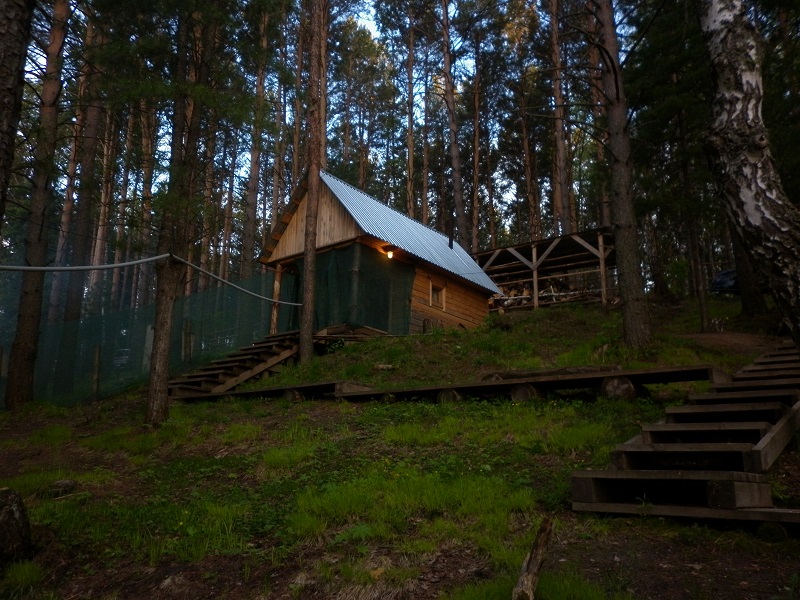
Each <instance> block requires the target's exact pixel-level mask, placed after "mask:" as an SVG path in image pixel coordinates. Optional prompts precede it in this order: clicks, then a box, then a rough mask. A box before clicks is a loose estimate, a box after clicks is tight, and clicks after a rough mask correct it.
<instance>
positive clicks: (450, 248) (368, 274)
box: [261, 172, 500, 335]
mask: <svg viewBox="0 0 800 600" xmlns="http://www.w3.org/2000/svg"><path fill="white" fill-rule="evenodd" d="M321 179H322V186H321V195H320V205H319V217H318V221H317V263H316V302H315V317H314V320H315V330H317V331H319V330H321V329H324V328H328V327H333V326H337V325H342V324H347V325H350V326H354V327H358V326H367V327H371V328H374V329H378V330H381V331H385V332H387V333H392V334H396V335H402V334H409V333H421V332H424V331H427V330H429V329H430V328H435V327H437V326H442V327H463V328H471V327H475V326H477V325H478V324H480V323H481V322H482V321H483V320H484V318H485V317H486V315H487V314H488V310H489V299H490V298H491V297H492V296H493V295H495V294H498V293H499V292H500V290H499V289H498V288H497V286H496V285H495V284H494V283H493V282H492V280H491V278H490V277H489V276H488V275H486V273H484V272H483V270H482V269H481V268H480V267H479V266H478V265H477V263H476V262H475V261H474V260H473V259H472V258H471V257H470V256H469V254H467V253H466V252H465V251H464V249H463V248H461V247H460V246H459V245H458V244H457V243H452V242H451V240H448V238H447V237H446V236H444V235H443V234H441V233H439V232H438V231H435V230H433V229H431V228H430V227H427V226H425V225H423V224H422V223H419V222H418V221H415V220H413V219H411V218H409V217H408V216H406V215H404V214H402V213H400V212H398V211H396V210H394V209H392V208H390V207H388V206H386V205H385V204H383V203H381V202H379V201H378V200H376V199H375V198H373V197H371V196H369V195H367V194H365V193H364V192H362V191H360V190H358V189H356V188H355V187H353V186H351V185H349V184H347V183H345V182H344V181H342V180H341V179H338V178H336V177H334V176H333V175H330V174H329V173H325V172H323V173H322V174H321ZM306 195H307V187H306V185H305V183H303V184H301V185H300V186H299V187H298V188H297V190H296V191H295V193H294V194H293V196H292V199H291V200H290V202H289V204H288V205H287V206H286V209H285V210H284V212H283V214H282V215H281V217H280V220H279V221H278V223H277V225H276V227H275V228H274V229H273V231H272V235H271V237H270V239H269V241H268V242H267V245H266V246H265V248H264V252H263V255H262V257H261V262H263V263H265V264H266V265H267V266H268V267H271V268H274V269H275V279H274V281H275V283H274V286H273V288H274V289H273V296H272V297H273V298H274V299H279V300H284V301H289V302H299V301H300V298H301V290H302V285H301V276H302V273H303V244H304V230H305V218H306ZM281 311H284V314H282V315H280V318H279V313H280V312H281ZM286 311H290V314H289V315H288V317H287V315H286V314H285V313H286ZM279 324H280V325H279ZM297 326H299V310H298V309H292V308H291V307H287V306H285V305H284V306H281V305H277V304H276V305H275V306H274V309H273V315H272V326H271V331H272V332H273V333H279V332H280V331H281V330H286V329H291V328H296V327H297Z"/></svg>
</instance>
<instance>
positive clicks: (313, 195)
mask: <svg viewBox="0 0 800 600" xmlns="http://www.w3.org/2000/svg"><path fill="white" fill-rule="evenodd" d="M323 6H324V1H323V0H311V17H310V21H311V69H310V75H309V86H308V87H309V93H310V97H309V107H308V151H309V167H308V191H307V193H306V200H305V202H306V222H305V242H304V246H303V307H302V310H301V312H300V361H301V362H304V363H305V362H308V361H309V360H311V358H312V357H313V356H314V312H315V310H314V309H315V299H316V298H315V290H316V285H315V284H316V281H315V279H316V262H317V216H318V210H319V197H320V193H321V191H322V190H321V188H322V182H321V179H320V169H321V168H322V152H323V151H324V145H323V144H322V136H323V135H324V123H323V122H322V118H323V114H324V113H323V111H322V106H321V105H322V103H323V102H324V94H323V92H322V85H323V78H322V67H323V64H324V61H323V56H322V54H323V49H324V47H325V46H324V44H323V38H324V37H326V31H325V29H324V25H325V16H324V14H323V11H324V8H323Z"/></svg>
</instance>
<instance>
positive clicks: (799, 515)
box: [572, 502, 800, 524]
mask: <svg viewBox="0 0 800 600" xmlns="http://www.w3.org/2000/svg"><path fill="white" fill-rule="evenodd" d="M572 510H574V511H576V512H595V513H607V514H621V515H639V516H642V517H647V516H650V517H677V518H684V519H721V520H725V521H750V522H754V523H758V522H768V523H785V524H797V523H800V510H798V509H791V508H738V509H737V508H705V507H702V506H672V505H663V504H655V505H653V504H649V503H642V504H625V503H615V502H597V503H594V502H573V503H572Z"/></svg>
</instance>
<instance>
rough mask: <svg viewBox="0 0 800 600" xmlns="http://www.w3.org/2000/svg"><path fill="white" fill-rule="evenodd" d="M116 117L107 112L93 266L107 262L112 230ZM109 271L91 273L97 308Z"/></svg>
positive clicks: (92, 298) (91, 293) (91, 284)
mask: <svg viewBox="0 0 800 600" xmlns="http://www.w3.org/2000/svg"><path fill="white" fill-rule="evenodd" d="M115 117H116V115H115V113H114V111H113V110H108V111H106V122H105V131H104V135H103V176H102V185H101V187H100V212H99V214H98V216H97V226H96V227H95V228H94V231H95V234H94V248H93V249H92V260H91V264H92V265H101V264H104V263H105V262H106V253H107V250H108V235H109V231H110V229H111V223H110V217H109V216H110V215H111V204H112V202H113V195H114V174H115V170H116V169H115V166H116V158H117V143H118V135H117V134H118V132H117V129H116V127H115V120H116V118H115ZM107 273H108V271H90V272H89V296H90V298H91V301H92V302H93V303H96V306H97V307H98V308H99V307H100V302H101V301H102V296H103V294H102V290H101V284H102V282H103V279H105V276H106V274H107Z"/></svg>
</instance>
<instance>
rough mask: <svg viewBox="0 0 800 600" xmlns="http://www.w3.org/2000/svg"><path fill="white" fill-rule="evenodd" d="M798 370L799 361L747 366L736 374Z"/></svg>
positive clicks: (799, 367) (799, 366)
mask: <svg viewBox="0 0 800 600" xmlns="http://www.w3.org/2000/svg"><path fill="white" fill-rule="evenodd" d="M797 369H800V361H798V360H793V361H791V362H780V363H772V364H769V365H747V366H746V367H742V368H741V369H740V370H739V371H737V373H758V372H760V371H795V370H797Z"/></svg>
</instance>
